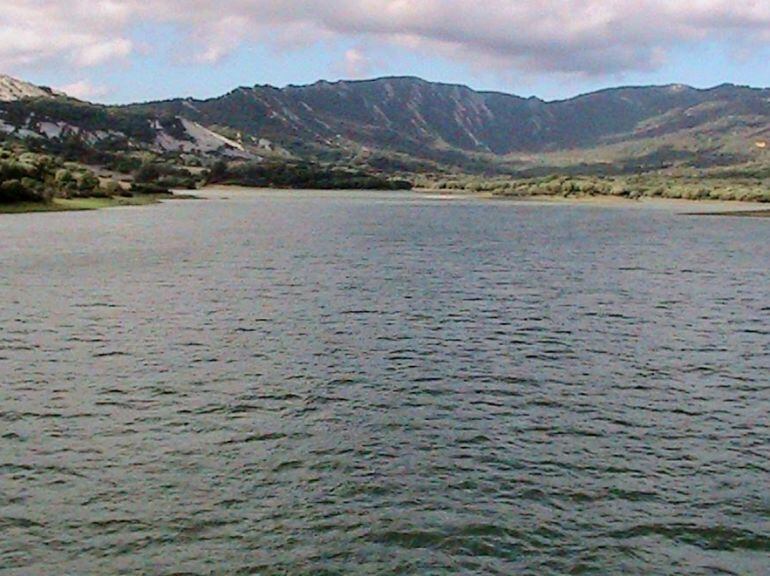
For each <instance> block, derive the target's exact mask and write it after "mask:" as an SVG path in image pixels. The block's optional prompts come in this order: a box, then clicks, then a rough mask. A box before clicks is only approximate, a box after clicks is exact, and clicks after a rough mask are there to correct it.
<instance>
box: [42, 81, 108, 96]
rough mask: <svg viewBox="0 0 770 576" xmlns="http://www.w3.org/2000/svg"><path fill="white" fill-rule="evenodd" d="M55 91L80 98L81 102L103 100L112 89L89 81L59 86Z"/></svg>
mask: <svg viewBox="0 0 770 576" xmlns="http://www.w3.org/2000/svg"><path fill="white" fill-rule="evenodd" d="M55 89H56V90H59V91H60V92H64V93H65V94H67V95H68V96H72V97H73V98H79V99H80V100H90V99H93V98H101V97H103V96H107V95H108V94H109V93H110V89H109V88H108V87H107V86H103V85H101V84H93V83H91V82H89V81H88V80H79V81H77V82H73V83H72V84H67V85H66V86H58V87H56V88H55Z"/></svg>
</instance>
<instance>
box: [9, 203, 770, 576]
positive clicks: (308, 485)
mask: <svg viewBox="0 0 770 576" xmlns="http://www.w3.org/2000/svg"><path fill="white" fill-rule="evenodd" d="M769 287H770V225H769V223H768V222H767V221H763V220H761V219H740V218H722V217H714V218H699V217H689V216H682V215H677V214H674V213H673V212H672V211H670V210H653V209H628V208H601V207H575V206H537V205H527V204H515V203H506V202H493V201H480V200H458V201H453V202H442V201H436V200H431V199H428V198H419V197H415V196H414V195H409V194H379V193H378V194H365V193H362V194H344V193H338V194H330V193H323V194H322V193H318V194H311V193H293V194H292V193H278V192H276V193H267V192H265V193H254V194H250V193H244V194H238V193H232V194H231V198H230V199H228V200H205V201H196V202H177V203H170V204H164V205H161V206H155V207H148V208H141V209H117V210H106V211H102V212H96V213H62V214H34V215H18V216H4V217H2V218H1V219H0V302H2V306H1V307H0V574H2V575H3V576H6V575H14V576H16V575H18V576H21V575H24V576H27V575H33V576H34V575H52V574H56V575H61V574H71V575H82V574H88V575H90V574H99V575H102V574H104V575H117V574H165V575H172V574H176V575H181V574H185V575H209V574H212V575H213V574H268V575H273V574H291V575H294V574H308V575H310V574H313V575H316V574H355V575H373V574H420V575H424V574H479V575H481V574H501V575H509V574H532V575H544V574H546V575H548V574H554V575H555V574H597V575H605V574H620V573H623V574H639V575H642V574H644V575H647V574H672V575H673V574H704V575H705V574H768V573H770V490H769V488H770V321H769V320H768V319H769V318H770V296H769V291H768V288H769Z"/></svg>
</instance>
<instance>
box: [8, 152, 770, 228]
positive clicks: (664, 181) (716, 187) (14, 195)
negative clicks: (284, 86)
mask: <svg viewBox="0 0 770 576" xmlns="http://www.w3.org/2000/svg"><path fill="white" fill-rule="evenodd" d="M56 146H58V148H55V149H52V148H51V147H50V145H47V146H43V145H41V144H35V143H32V144H30V143H22V142H18V141H16V142H13V141H6V142H4V143H0V213H18V212H33V211H61V210H92V209H98V208H106V207H113V206H136V205H145V204H151V203H155V202H158V201H159V200H162V199H164V198H172V197H179V196H178V195H177V196H174V195H172V193H171V191H172V190H175V191H179V190H193V191H194V190H196V189H198V188H200V187H203V186H206V185H237V186H245V187H265V188H287V189H327V190H328V189H348V190H352V189H359V190H410V189H413V188H415V189H422V190H433V191H440V192H446V193H472V194H480V195H485V196H494V197H501V198H527V197H554V198H557V197H558V198H585V197H594V196H596V197H599V196H611V197H620V198H627V199H641V198H670V199H686V200H721V201H744V202H758V203H768V202H770V167H769V166H768V165H767V164H759V163H755V164H745V165H741V166H729V167H711V168H709V169H695V168H687V167H678V168H674V169H666V170H651V171H647V172H642V173H637V174H596V173H589V174H581V173H574V172H572V173H567V174H565V173H563V172H561V171H560V169H559V168H558V167H555V168H554V173H553V174H550V175H549V174H546V175H537V176H532V175H526V173H522V174H517V173H515V172H512V173H510V174H507V175H500V174H495V173H494V172H491V173H489V174H484V173H475V174H466V173H463V172H457V171H454V170H451V169H449V168H447V169H436V168H437V167H436V166H435V165H434V166H433V170H429V169H427V167H425V168H426V169H425V170H408V169H405V168H407V166H405V165H404V166H399V168H401V169H399V170H395V169H385V168H383V165H382V163H381V162H380V163H377V164H376V165H375V164H374V163H369V162H367V161H353V162H350V161H348V162H328V163H324V162H311V161H304V160H297V159H289V158H284V159H277V158H267V159H261V160H260V159H256V160H243V159H234V158H229V159H228V158H211V157H205V156H199V155H192V154H183V153H178V154H156V153H151V152H147V151H138V150H137V151H132V150H126V149H125V148H124V147H116V148H115V149H103V150H98V151H95V150H93V149H87V148H83V146H82V143H80V142H77V141H74V142H72V143H70V144H67V143H61V142H60V143H57V144H56Z"/></svg>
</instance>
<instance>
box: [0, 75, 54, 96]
mask: <svg viewBox="0 0 770 576" xmlns="http://www.w3.org/2000/svg"><path fill="white" fill-rule="evenodd" d="M56 95H58V93H56V92H54V91H53V90H51V89H50V88H43V87H41V86H36V85H34V84H30V83H29V82H24V81H23V80H18V79H16V78H12V77H11V76H6V75H5V74H0V102H13V101H15V100H22V99H24V98H51V97H53V96H56Z"/></svg>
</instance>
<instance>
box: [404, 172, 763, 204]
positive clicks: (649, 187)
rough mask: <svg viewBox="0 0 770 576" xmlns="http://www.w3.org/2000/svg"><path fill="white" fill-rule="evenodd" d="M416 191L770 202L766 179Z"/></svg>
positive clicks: (657, 179) (534, 181)
mask: <svg viewBox="0 0 770 576" xmlns="http://www.w3.org/2000/svg"><path fill="white" fill-rule="evenodd" d="M417 187H419V188H422V189H431V190H436V191H444V192H466V193H484V194H488V195H491V196H498V197H510V198H528V197H549V196H550V197H554V198H590V197H594V196H603V197H607V196H611V197H618V198H628V199H632V200H633V199H643V198H667V199H675V200H725V201H742V202H770V179H768V178H767V177H748V176H744V175H739V176H731V177H728V176H725V175H719V174H697V175H674V174H640V175H636V176H559V175H553V176H547V177H542V178H505V177H490V178H479V177H472V176H456V177H450V178H444V179H436V178H433V179H432V178H421V179H419V180H418V181H417Z"/></svg>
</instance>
